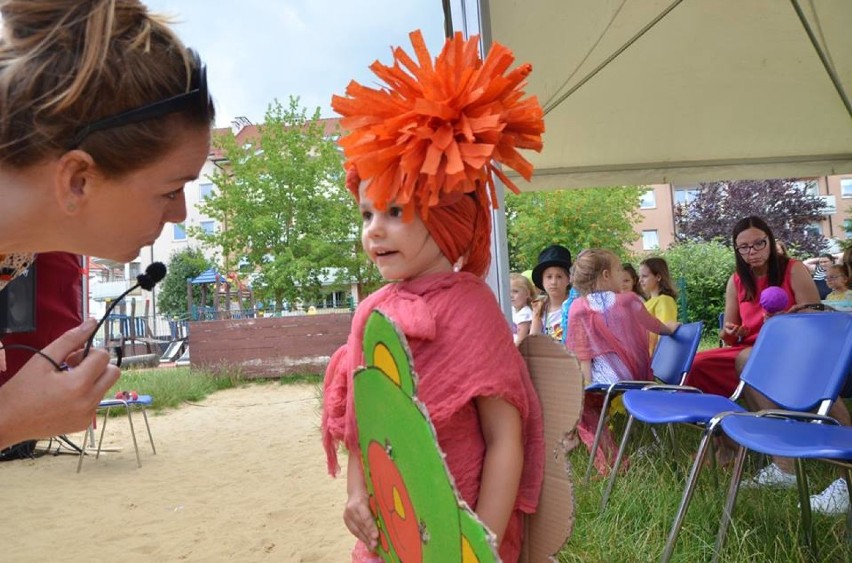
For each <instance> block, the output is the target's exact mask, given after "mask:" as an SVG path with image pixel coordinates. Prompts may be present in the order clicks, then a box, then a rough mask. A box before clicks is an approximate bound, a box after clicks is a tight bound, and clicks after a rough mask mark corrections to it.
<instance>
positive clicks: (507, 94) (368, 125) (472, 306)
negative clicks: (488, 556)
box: [322, 32, 544, 561]
mask: <svg viewBox="0 0 852 563" xmlns="http://www.w3.org/2000/svg"><path fill="white" fill-rule="evenodd" d="M411 39H412V43H413V45H414V49H415V52H416V53H417V59H418V60H417V62H415V61H413V60H412V59H410V58H408V56H407V55H406V54H405V53H404V52H402V50H401V49H395V50H394V58H395V59H396V61H395V65H394V66H392V67H388V66H385V65H382V64H381V63H378V62H376V63H374V64H373V66H372V68H373V70H374V71H375V72H376V74H377V75H378V76H380V77H382V78H383V79H384V80H385V82H386V83H387V84H389V86H387V87H386V88H385V89H382V90H374V89H369V88H366V87H364V86H361V85H360V84H357V83H355V82H352V83H350V84H349V87H348V88H347V96H346V97H339V96H335V97H334V98H333V100H332V107H333V108H334V109H335V110H336V111H337V112H338V113H340V114H341V115H343V121H342V126H343V129H344V130H346V131H349V133H348V134H346V135H345V136H344V137H343V138H342V139H341V141H340V144H341V146H342V147H343V149H344V154H345V156H346V159H347V163H346V164H347V168H348V174H347V186H348V187H349V189H350V190H351V191H352V193H353V194H354V195H355V197H356V199H357V200H358V202H359V206H360V209H361V216H362V218H363V230H362V235H361V240H362V243H363V246H364V250H365V252H366V253H367V255H368V256H369V258H370V260H371V261H372V262H373V263H375V264H376V266H377V267H378V269H379V271H380V273H381V275H382V277H384V278H385V279H387V280H389V281H393V282H394V283H390V284H388V285H386V286H384V287H383V288H381V289H380V290H378V291H376V292H375V293H373V294H372V295H370V296H369V297H367V298H366V299H364V301H362V302H361V303H360V304H359V306H358V309H357V311H356V312H355V316H354V318H353V321H352V331H351V334H350V336H349V339H348V342H347V344H346V345H345V346H343V347H342V348H340V349H339V350H338V351H337V352H336V353H335V354H334V356H333V357H332V359H331V362H330V363H329V366H328V370H327V371H326V377H325V384H324V389H325V393H324V405H323V417H322V432H323V444H324V447H325V450H326V455H327V459H328V468H329V472H330V473H331V474H332V475H334V474H336V473H337V471H338V469H339V467H338V462H337V449H338V445H339V444H340V443H343V444H344V445H345V446H346V447H347V448H348V450H349V456H348V465H347V492H348V500H347V503H346V508H345V511H344V522H345V524H346V526H347V528H348V529H349V530H350V531H351V532H352V534H353V535H354V536H355V537H356V538H357V540H358V541H357V543H356V547H355V550H354V551H353V560H355V561H370V560H371V558H372V557H374V556H373V555H371V552H372V551H373V550H375V548H376V545H377V543H376V542H377V540H378V533H377V529H376V525H375V520H374V517H373V514H372V513H371V511H370V505H369V499H368V496H367V489H366V485H365V477H364V472H363V468H362V466H361V461H360V456H359V454H358V441H357V428H356V421H355V413H354V408H353V404H354V403H353V397H352V391H353V384H352V376H353V372H354V371H355V369H356V368H357V367H358V366H361V365H363V364H364V360H363V354H362V352H361V346H362V344H361V343H362V338H363V334H364V325H365V323H366V320H367V317H368V316H369V314H370V313H371V311H373V310H374V309H377V310H380V311H382V312H383V313H384V314H385V315H387V316H388V317H389V318H390V319H392V320H393V322H394V323H396V325H397V327H398V328H399V329H400V330H401V331H402V332H403V333H404V334H405V337H406V339H407V341H408V345H409V348H410V350H411V354H412V358H413V362H414V369H415V370H416V372H417V374H418V377H419V382H418V397H419V399H420V401H422V402H423V403H424V404H425V405H426V407H427V409H428V412H429V415H430V417H431V419H432V423H433V424H434V426H435V430H436V434H437V440H438V443H439V445H440V447H441V449H442V450H443V452H444V453H445V455H446V463H447V466H448V468H449V471H450V473H451V474H452V477H453V479H454V481H455V484H456V487H457V489H458V491H459V493H460V495H461V498H462V499H464V501H466V502H467V503H468V504H469V505H470V506H471V507H472V508H473V509H474V510H475V511H476V513H477V514H478V516H479V517H480V519H481V520H482V521H483V522H484V523H485V524H486V525H487V526H488V527H489V529H490V530H491V531H492V532H494V534H495V535H496V537H497V541H498V542H499V552H500V557H501V558H502V560H503V561H517V559H518V556H519V554H520V546H521V540H522V534H523V529H522V515H523V514H524V513H527V514H528V513H531V512H534V511H535V509H536V506H537V503H538V496H539V492H540V487H541V481H542V478H543V464H544V452H543V431H542V421H541V409H540V406H539V403H538V399H537V397H536V394H535V391H534V389H533V387H532V384H531V382H530V379H529V374H528V373H527V369H526V365H525V363H524V361H523V359H522V358H521V356H520V353H519V352H518V350H517V348H516V347H515V345H514V343H513V341H512V334H511V330H510V328H509V324H508V322H507V320H506V318H505V317H504V316H503V314H502V311H501V310H500V308H499V306H498V304H497V300H496V299H495V296H494V294H493V292H492V291H491V290H490V288H489V287H488V285H487V284H486V283H485V282H484V280H483V276H484V275H485V273H486V271H487V269H488V264H489V261H490V232H491V224H490V210H491V202H493V201H496V200H495V199H493V197H491V195H493V194H490V193H489V192H490V189H491V188H493V179H492V175H491V174H492V172H493V173H495V174H497V175H499V176H501V178H503V181H504V183H505V182H506V181H507V179H505V178H504V177H503V176H502V172H500V171H499V170H496V169H495V167H494V164H493V163H492V160H491V159H492V158H494V159H496V160H499V161H501V162H503V163H504V164H508V165H509V166H512V167H513V168H515V169H516V170H518V171H520V172H521V173H522V175H524V176H525V177H528V176H529V173H530V172H531V168H530V167H529V165H528V164H527V163H526V161H525V160H524V159H523V158H522V157H521V156H520V155H519V154H518V153H517V152H516V150H515V149H516V148H533V149H540V147H541V140H540V135H541V132H542V131H543V122H542V113H541V109H540V107H539V106H538V104H537V102H536V101H535V99H530V98H526V99H522V93H521V92H520V91H519V84H520V83H521V82H522V79H523V76H525V73H527V72H529V67H528V66H522V67H520V69H516V70H515V71H512V72H510V73H509V74H507V75H506V76H500V75H501V74H502V72H503V70H505V69H506V68H508V66H509V65H510V64H511V62H512V56H511V53H510V52H509V51H508V50H507V49H505V48H504V47H502V46H500V45H499V44H493V45H492V47H491V49H490V50H489V53H488V58H487V59H486V60H485V62H484V63H483V62H481V61H480V60H479V58H478V56H477V48H476V45H477V41H478V38H476V37H472V38H471V39H470V40H469V41H464V40H463V39H462V37H461V35H460V34H456V36H455V38H454V39H452V40H449V41H448V43H447V45H446V46H445V48H444V51H442V53H441V55H440V56H439V57H438V58H437V60H436V61H435V62H434V66H433V63H432V61H431V60H430V59H429V54H428V52H427V50H426V46H425V44H424V42H423V38H422V36H421V35H420V32H413V33H412V34H411ZM495 65H496V67H495ZM403 67H404V68H403ZM498 67H499V68H498ZM493 73H496V74H497V75H498V76H497V77H495V76H493V75H492V74H493ZM495 78H496V80H495ZM438 84H440V85H441V87H440V88H439V89H438V90H435V89H434V88H437V85H438ZM489 85H491V88H489ZM486 94H487V95H486ZM483 96H484V97H483ZM438 116H444V117H438ZM507 185H509V187H510V188H513V189H514V185H513V184H511V183H508V184H507ZM461 303H463V304H464V306H463V307H460V306H459V304H461Z"/></svg>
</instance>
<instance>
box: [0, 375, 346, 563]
mask: <svg viewBox="0 0 852 563" xmlns="http://www.w3.org/2000/svg"><path fill="white" fill-rule="evenodd" d="M149 419H150V423H151V430H152V433H153V435H154V441H155V445H156V447H157V455H152V452H151V447H150V444H149V442H148V437H147V434H145V430H144V423H143V420H142V416H141V414H137V415H135V416H134V419H133V421H134V423H136V430H137V437H138V439H139V448H140V452H141V456H142V467H141V468H137V467H136V460H135V456H134V452H133V445H132V442H131V440H130V433H129V428H128V424H127V419H126V418H110V420H109V424H108V426H107V429H106V436H105V438H104V447H105V448H106V447H109V448H110V449H111V450H113V451H109V452H107V453H102V454H101V458H100V459H99V460H97V461H96V460H95V459H94V455H91V456H87V457H86V459H85V460H84V463H83V470H82V472H81V473H80V474H77V473H76V472H75V471H76V467H77V457H76V456H73V455H69V454H61V455H57V456H54V455H50V454H48V455H44V456H42V457H39V458H37V459H34V460H18V461H11V462H5V463H0V507H2V508H0V510H2V512H0V537H2V542H0V560H2V561H13V562H18V561H43V560H51V561H86V562H91V561H287V562H289V561H317V562H320V561H328V562H332V561H333V562H344V561H348V559H349V558H348V554H349V551H350V549H351V547H352V544H353V540H352V537H351V536H350V535H349V533H348V532H347V531H346V529H345V527H344V525H343V521H342V519H341V515H342V513H343V503H344V500H345V490H346V484H345V480H344V479H342V478H338V479H331V478H330V477H328V475H327V473H326V469H325V456H324V455H323V451H322V447H321V444H320V436H319V399H318V394H317V390H316V388H315V387H314V386H313V385H284V386H282V385H278V384H270V385H250V386H247V387H244V388H240V389H230V390H226V391H220V392H218V393H215V394H214V395H212V396H211V397H208V399H206V400H205V401H203V402H202V403H199V404H198V405H185V406H183V407H181V408H179V409H177V410H172V411H168V412H165V413H163V414H157V415H149ZM101 421H102V418H99V419H98V423H99V424H100V423H101ZM71 438H72V439H73V440H74V441H75V442H77V443H81V442H82V438H83V435H82V433H81V434H79V435H74V436H71ZM46 445H47V443H46V442H41V443H40V444H39V447H40V448H42V447H43V446H46ZM54 448H55V445H54ZM116 450H118V451H116ZM66 451H67V450H66ZM342 461H343V462H344V463H343V465H344V467H345V459H344V460H342Z"/></svg>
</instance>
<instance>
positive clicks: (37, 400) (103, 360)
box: [0, 320, 120, 447]
mask: <svg viewBox="0 0 852 563" xmlns="http://www.w3.org/2000/svg"><path fill="white" fill-rule="evenodd" d="M95 324H96V323H95V321H94V320H91V321H86V322H85V323H83V324H82V325H80V326H78V327H77V328H73V329H71V330H69V331H68V332H66V333H65V334H63V335H62V336H60V337H59V338H57V339H56V340H54V341H53V342H51V343H50V344H49V345H48V346H47V347H45V348H44V350H42V352H43V353H44V354H46V355H47V356H48V357H50V358H52V359H53V361H55V362H56V363H62V362H65V363H67V364H69V365H71V366H73V367H72V369H70V370H69V371H57V370H56V368H55V367H54V366H52V365H51V364H50V362H48V361H47V360H46V359H45V358H43V357H41V356H38V355H36V356H33V357H32V359H30V361H28V362H27V363H26V364H24V367H22V368H21V369H20V371H18V373H17V374H16V375H15V377H13V378H12V379H10V380H9V381H8V382H7V383H6V384H5V385H3V386H2V387H0V447H6V446H9V445H12V444H16V443H18V442H21V441H23V440H32V439H39V438H49V437H51V436H57V435H59V434H69V433H71V432H78V431H80V430H85V429H86V428H88V426H89V424H91V422H92V418H93V417H94V415H95V410H96V408H97V406H98V403H99V402H100V401H101V399H103V397H104V394H105V393H106V392H107V390H109V388H110V387H112V385H113V384H114V383H115V382H116V381H117V380H118V376H119V374H120V371H119V369H118V368H117V367H115V366H113V365H110V363H109V354H107V352H105V351H104V350H96V349H92V350H91V351H90V352H89V355H88V356H87V357H85V358H83V354H82V350H81V348H82V347H83V346H84V344H85V342H86V340H88V338H89V335H90V334H91V332H92V331H93V330H94V328H95Z"/></svg>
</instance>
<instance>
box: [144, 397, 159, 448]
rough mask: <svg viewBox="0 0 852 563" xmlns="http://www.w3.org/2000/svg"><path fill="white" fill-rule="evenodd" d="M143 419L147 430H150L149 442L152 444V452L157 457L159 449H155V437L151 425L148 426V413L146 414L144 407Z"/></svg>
mask: <svg viewBox="0 0 852 563" xmlns="http://www.w3.org/2000/svg"><path fill="white" fill-rule="evenodd" d="M142 418H144V419H145V428H146V429H147V430H148V441H150V442H151V450H152V451H153V452H154V455H157V448H156V447H154V437H153V436H152V435H151V425H150V424H148V413H147V412H145V407H142Z"/></svg>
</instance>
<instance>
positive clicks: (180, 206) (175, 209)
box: [165, 192, 186, 223]
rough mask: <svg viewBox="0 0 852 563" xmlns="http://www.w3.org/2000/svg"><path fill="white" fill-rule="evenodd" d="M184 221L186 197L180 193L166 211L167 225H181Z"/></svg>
mask: <svg viewBox="0 0 852 563" xmlns="http://www.w3.org/2000/svg"><path fill="white" fill-rule="evenodd" d="M185 220H186V197H185V196H184V193H183V192H181V193H180V195H178V196H177V197H176V198H175V200H174V201H173V202H171V204H170V205H169V206H168V208H167V209H166V217H165V221H166V222H167V223H183V222H184V221H185Z"/></svg>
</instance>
